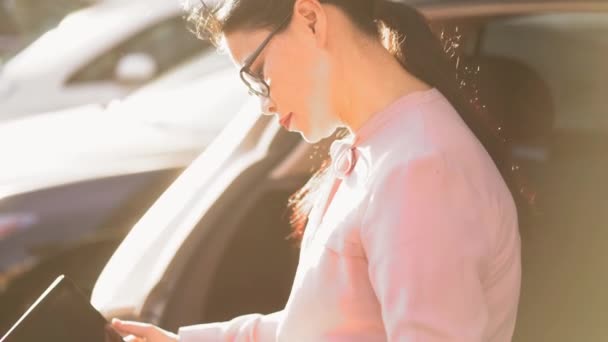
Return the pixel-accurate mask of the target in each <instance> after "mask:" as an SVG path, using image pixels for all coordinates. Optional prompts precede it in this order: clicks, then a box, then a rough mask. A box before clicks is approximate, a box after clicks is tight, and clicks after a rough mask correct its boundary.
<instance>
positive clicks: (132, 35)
mask: <svg viewBox="0 0 608 342" xmlns="http://www.w3.org/2000/svg"><path fill="white" fill-rule="evenodd" d="M182 14H183V13H182V9H181V7H180V4H179V2H178V1H166V0H132V1H109V0H106V1H101V2H99V3H97V4H95V5H93V6H90V7H87V8H85V9H82V10H79V11H76V12H74V13H72V14H70V15H68V16H67V17H66V18H65V19H64V20H62V21H61V22H60V23H59V25H58V26H57V27H55V28H54V29H52V30H50V31H48V32H47V33H45V34H44V35H42V36H41V37H40V38H38V39H37V40H36V41H35V42H34V43H32V44H31V45H30V46H28V47H27V48H25V49H24V50H23V51H21V52H20V53H19V54H17V55H16V56H14V57H13V58H12V59H10V60H9V61H8V62H7V63H6V64H5V65H4V67H3V68H2V69H1V70H0V121H1V120H7V119H12V118H18V117H22V116H25V115H29V114H33V113H40V112H46V111H51V110H59V109H61V108H67V107H72V106H77V105H84V104H89V103H107V102H109V101H110V100H113V99H116V98H121V97H124V96H125V95H126V94H128V93H129V92H131V91H132V90H134V89H136V88H137V87H140V86H142V85H143V84H145V83H147V82H148V81H150V80H152V79H154V78H156V77H157V76H159V75H161V74H163V73H164V72H166V71H167V70H169V69H171V68H172V67H174V66H176V65H178V64H180V63H182V62H184V61H187V60H188V59H189V58H191V57H193V56H195V55H196V54H199V53H201V52H202V51H204V50H206V49H208V48H209V45H210V44H208V43H205V42H202V41H200V40H198V39H196V37H195V35H194V34H193V33H192V32H189V31H188V29H187V26H186V22H185V21H184V20H183V18H182Z"/></svg>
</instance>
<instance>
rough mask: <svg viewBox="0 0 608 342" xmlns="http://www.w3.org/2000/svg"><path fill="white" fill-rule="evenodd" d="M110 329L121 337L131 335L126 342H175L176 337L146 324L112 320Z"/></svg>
mask: <svg viewBox="0 0 608 342" xmlns="http://www.w3.org/2000/svg"><path fill="white" fill-rule="evenodd" d="M112 327H113V328H114V329H116V331H118V332H119V333H120V334H122V335H133V337H131V338H130V339H129V338H126V339H125V340H126V341H133V342H177V341H178V338H177V335H176V334H174V333H172V332H169V331H166V330H163V329H161V328H159V327H157V326H154V325H152V324H148V323H140V322H132V321H121V320H118V319H116V318H114V319H112Z"/></svg>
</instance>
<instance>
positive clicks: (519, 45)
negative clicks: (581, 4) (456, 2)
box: [481, 13, 608, 131]
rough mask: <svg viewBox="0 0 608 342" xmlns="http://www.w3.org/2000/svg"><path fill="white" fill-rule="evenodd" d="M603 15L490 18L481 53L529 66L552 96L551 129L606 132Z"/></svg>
mask: <svg viewBox="0 0 608 342" xmlns="http://www.w3.org/2000/svg"><path fill="white" fill-rule="evenodd" d="M607 36H608V14H606V13H556V14H544V15H532V16H524V17H515V18H510V19H504V20H496V21H493V22H491V23H490V24H489V25H488V26H487V27H486V31H485V36H484V39H483V43H482V46H481V52H482V53H483V54H492V55H499V56H506V57H510V58H514V59H516V60H519V61H521V62H523V63H525V64H527V65H529V66H531V67H532V68H533V69H534V70H536V72H538V74H539V75H540V76H541V77H542V78H543V79H544V81H545V82H546V83H547V85H548V86H549V88H550V90H551V93H552V95H553V101H554V110H555V113H554V114H555V119H554V122H553V125H554V126H553V127H554V128H555V129H564V130H598V129H599V130H602V131H606V130H608V115H607V114H608V113H607V111H608V100H607V99H608V97H606V92H607V91H608V77H606V76H608V75H607V74H606V70H607V69H606V60H607V59H608V39H606V37H607Z"/></svg>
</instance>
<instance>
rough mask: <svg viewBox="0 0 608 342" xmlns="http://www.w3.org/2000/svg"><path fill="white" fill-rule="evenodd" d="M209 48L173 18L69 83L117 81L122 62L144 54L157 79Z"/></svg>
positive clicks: (115, 50)
mask: <svg viewBox="0 0 608 342" xmlns="http://www.w3.org/2000/svg"><path fill="white" fill-rule="evenodd" d="M206 48H209V45H208V43H205V42H203V41H200V40H198V39H197V38H196V37H195V35H194V34H193V33H192V32H190V31H188V29H187V26H186V23H185V22H184V20H183V19H182V18H181V17H172V18H170V19H167V20H164V21H161V22H159V23H157V24H156V25H154V26H153V27H150V28H147V29H146V30H144V31H142V32H140V33H138V34H137V35H135V36H133V37H132V38H130V39H129V40H127V41H125V42H123V43H122V44H120V45H118V46H116V47H114V48H113V49H112V50H111V51H108V52H107V53H105V54H103V55H101V56H100V57H98V58H96V59H95V60H93V62H91V63H89V64H87V65H86V66H84V67H83V68H81V69H80V70H79V71H77V72H76V73H74V75H73V76H72V77H71V78H70V79H69V81H68V83H72V84H74V83H87V82H101V81H112V80H114V71H115V70H116V66H117V65H118V63H119V62H120V60H121V58H122V57H124V56H127V55H129V54H134V53H142V54H146V55H148V56H150V57H152V58H153V59H154V61H155V63H156V66H157V74H156V75H157V76H158V75H160V74H162V73H163V72H165V71H167V70H168V69H170V68H171V67H172V66H174V65H176V64H178V63H180V62H182V61H185V60H187V59H188V58H189V57H192V56H194V55H195V54H198V53H200V52H201V51H203V50H204V49H206Z"/></svg>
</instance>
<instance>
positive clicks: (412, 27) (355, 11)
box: [190, 0, 533, 237]
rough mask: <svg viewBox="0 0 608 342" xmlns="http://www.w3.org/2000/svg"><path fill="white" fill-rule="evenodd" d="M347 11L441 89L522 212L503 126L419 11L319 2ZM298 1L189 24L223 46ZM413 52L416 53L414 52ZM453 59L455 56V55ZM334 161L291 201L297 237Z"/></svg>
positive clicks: (245, 3) (381, 0)
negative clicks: (489, 112) (226, 38)
mask: <svg viewBox="0 0 608 342" xmlns="http://www.w3.org/2000/svg"><path fill="white" fill-rule="evenodd" d="M319 2H321V3H329V4H333V5H335V6H337V7H339V8H340V9H342V10H343V11H344V12H345V13H346V14H347V16H348V17H349V18H350V19H351V20H352V22H353V23H354V25H355V26H356V27H358V28H359V29H360V30H361V31H362V32H364V33H365V34H367V35H370V36H375V37H377V38H378V39H381V40H382V43H383V45H384V46H385V48H387V49H388V51H389V52H391V54H393V56H395V58H396V59H397V60H398V61H399V62H400V64H401V65H402V66H403V67H404V68H405V69H406V70H407V71H408V72H409V73H411V74H412V75H414V76H415V77H416V78H418V79H420V80H422V81H424V82H425V83H427V84H429V85H430V86H432V87H435V88H437V89H438V90H439V91H440V92H441V93H442V94H443V95H444V96H445V97H446V98H447V99H448V101H449V102H450V103H451V104H452V106H453V107H454V108H455V109H456V111H457V112H458V113H459V114H460V116H461V117H462V119H463V120H464V122H465V123H466V124H467V125H468V127H469V128H470V129H471V131H473V133H474V134H475V136H476V137H477V138H478V139H479V140H480V141H481V143H482V144H483V146H484V147H485V149H486V150H487V151H488V153H489V154H490V156H491V157H492V159H493V161H494V163H495V164H496V166H497V167H498V169H499V170H500V172H501V174H502V176H503V179H504V180H505V182H506V183H507V185H508V186H509V188H510V190H511V192H512V193H513V194H514V199H515V201H516V203H517V205H518V208H519V209H520V211H521V209H522V208H524V207H527V205H529V204H530V203H531V202H532V201H533V195H532V194H531V193H530V192H529V191H528V189H527V188H526V187H525V186H523V184H524V183H525V182H524V181H523V179H522V178H521V175H520V174H519V172H518V171H519V167H518V166H517V165H515V164H514V163H513V160H512V158H511V156H510V153H509V152H508V151H509V149H508V143H509V142H508V140H507V139H506V138H505V137H504V135H503V134H505V133H504V130H501V127H500V124H499V123H498V120H496V119H495V118H493V117H492V116H490V115H487V113H486V112H485V110H484V106H482V105H481V103H480V101H479V99H478V98H477V97H474V96H471V90H472V89H470V87H469V89H467V88H465V87H464V86H463V84H462V83H461V82H462V80H459V77H458V68H457V67H455V66H454V64H453V62H452V59H451V56H450V51H448V49H446V48H444V46H443V44H442V41H441V39H440V38H438V37H437V36H436V35H435V33H433V31H432V29H431V27H430V25H429V23H428V22H427V20H426V18H425V17H424V16H423V15H422V14H421V13H420V12H419V11H418V10H416V9H415V8H413V7H411V6H409V5H406V4H404V3H402V2H393V1H391V0H320V1H319ZM294 3H295V0H229V1H224V2H222V3H220V5H219V6H215V7H214V8H209V7H207V6H202V7H201V8H200V10H199V11H194V12H192V13H194V14H191V16H190V20H191V21H193V22H194V23H195V25H196V32H197V33H198V34H199V37H201V38H204V39H211V40H212V41H213V42H215V43H216V45H217V42H219V38H220V37H221V36H222V35H223V34H226V33H230V32H234V31H235V30H241V29H256V28H257V29H259V28H270V29H272V28H276V27H277V26H278V25H279V24H280V22H281V20H282V19H283V18H285V17H286V16H287V15H288V14H289V11H292V10H293V5H294ZM409 47H412V48H409ZM451 54H452V57H453V55H454V51H451ZM328 166H329V161H328V160H326V161H325V162H324V163H323V164H322V165H321V167H320V169H319V170H318V171H317V172H316V173H314V174H313V176H312V177H311V179H310V180H309V181H308V182H307V183H306V185H304V187H303V188H302V189H300V190H299V191H297V192H296V193H295V194H293V195H292V196H291V197H290V198H289V203H288V204H289V207H290V208H291V209H292V215H291V225H292V226H293V228H294V233H293V234H292V236H295V237H300V236H301V235H302V234H303V231H304V227H305V224H306V221H307V218H308V214H309V212H310V209H311V208H312V200H313V199H314V198H315V196H316V191H317V190H318V188H319V185H320V184H321V183H323V182H324V180H325V178H326V175H327V174H328Z"/></svg>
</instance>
